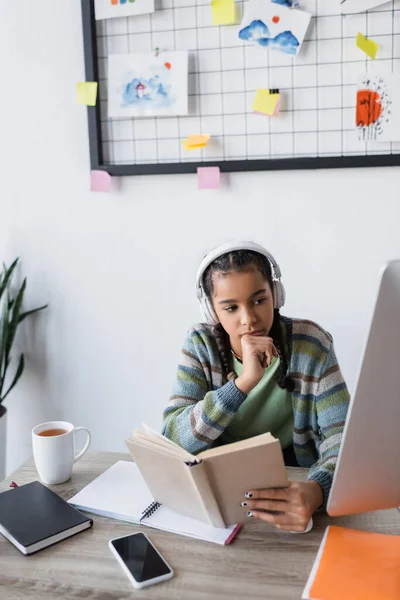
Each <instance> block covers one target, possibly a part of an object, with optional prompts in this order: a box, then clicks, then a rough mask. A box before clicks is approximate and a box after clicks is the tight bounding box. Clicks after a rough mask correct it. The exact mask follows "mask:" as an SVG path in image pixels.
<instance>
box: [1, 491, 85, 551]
mask: <svg viewBox="0 0 400 600" xmlns="http://www.w3.org/2000/svg"><path fill="white" fill-rule="evenodd" d="M92 525H93V521H92V519H89V518H88V517H85V516H84V515H83V514H82V513H80V512H79V511H78V510H76V508H73V507H72V506H71V505H70V504H68V503H67V502H66V501H65V500H63V499H62V498H60V496H57V494H55V493H54V492H52V491H51V490H50V489H49V488H47V487H46V486H45V485H43V484H42V483H40V482H39V481H34V482H33V483H28V484H26V485H22V486H21V487H17V488H15V489H13V490H9V491H7V492H3V493H1V494H0V532H1V533H2V534H3V535H4V536H5V537H6V538H7V539H8V540H10V542H12V543H13V544H14V546H16V547H17V548H18V550H20V551H21V552H22V553H23V554H32V553H33V552H37V551H38V550H42V548H46V547H47V546H51V544H55V543H56V542H60V541H61V540H64V539H65V538H68V537H70V536H71V535H75V533H79V532H80V531H83V530H84V529H88V527H91V526H92Z"/></svg>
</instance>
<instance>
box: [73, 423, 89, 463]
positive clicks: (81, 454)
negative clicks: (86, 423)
mask: <svg viewBox="0 0 400 600" xmlns="http://www.w3.org/2000/svg"><path fill="white" fill-rule="evenodd" d="M77 431H86V435H87V440H86V444H85V445H84V446H83V448H82V450H81V451H80V452H78V454H77V455H76V456H75V457H74V463H76V461H77V460H79V459H80V458H82V456H83V455H84V454H85V452H86V450H87V449H88V448H89V446H90V442H91V440H92V436H91V435H90V431H89V429H86V427H74V439H75V434H76V432H77Z"/></svg>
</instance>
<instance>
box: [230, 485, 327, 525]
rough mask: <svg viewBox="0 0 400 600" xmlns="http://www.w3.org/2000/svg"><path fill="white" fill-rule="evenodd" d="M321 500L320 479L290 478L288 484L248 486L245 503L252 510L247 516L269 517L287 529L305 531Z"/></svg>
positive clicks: (243, 504) (266, 519) (263, 518)
mask: <svg viewBox="0 0 400 600" xmlns="http://www.w3.org/2000/svg"><path fill="white" fill-rule="evenodd" d="M250 495H251V497H250ZM247 497H249V499H247ZM322 502H323V494H322V488H321V486H320V485H319V483H317V482H316V481H291V482H289V486H288V487H287V488H272V489H268V490H251V491H250V490H249V492H247V494H246V498H245V500H244V502H243V503H242V506H244V507H245V508H246V510H247V511H248V513H250V514H249V515H248V516H252V517H256V518H257V519H261V520H262V521H267V522H268V523H271V524H272V525H275V527H277V528H278V529H282V530H284V531H296V532H302V531H305V529H306V528H307V525H308V522H309V520H310V518H311V516H312V514H313V513H314V512H315V511H316V510H317V508H319V507H320V506H321V504H322ZM266 511H268V512H266ZM269 511H274V513H277V514H271V512H269Z"/></svg>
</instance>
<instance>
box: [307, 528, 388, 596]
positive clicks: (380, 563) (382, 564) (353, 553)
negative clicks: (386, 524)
mask: <svg viewBox="0 0 400 600" xmlns="http://www.w3.org/2000/svg"><path fill="white" fill-rule="evenodd" d="M321 550H322V552H321ZM302 598H305V599H309V598H313V600H344V599H345V598H349V599H350V598H351V600H399V598H400V536H398V535H397V536H396V535H387V534H383V533H370V532H368V531H359V530H356V529H347V528H345V527H338V526H330V527H328V528H327V530H326V532H325V536H324V538H323V540H322V542H321V548H320V551H319V553H318V556H317V558H316V561H315V564H314V566H313V569H312V571H311V575H310V577H309V580H308V582H307V585H306V587H305V590H304V593H303V596H302Z"/></svg>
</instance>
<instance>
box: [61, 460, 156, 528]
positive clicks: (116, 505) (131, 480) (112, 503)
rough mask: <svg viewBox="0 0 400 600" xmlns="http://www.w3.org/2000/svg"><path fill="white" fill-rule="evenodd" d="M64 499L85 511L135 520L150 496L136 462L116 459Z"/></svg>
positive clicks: (147, 503)
mask: <svg viewBox="0 0 400 600" xmlns="http://www.w3.org/2000/svg"><path fill="white" fill-rule="evenodd" d="M68 502H69V503H70V504H72V505H73V506H75V507H76V508H79V509H81V510H84V511H86V512H93V513H95V514H98V515H105V516H109V517H114V518H118V519H122V520H126V521H130V522H132V523H139V521H140V518H141V516H142V512H143V511H144V510H145V509H146V508H147V507H148V506H149V504H151V502H153V496H152V495H151V493H150V490H149V489H148V487H147V485H146V484H145V482H144V480H143V477H142V476H141V474H140V471H139V469H138V468H137V466H136V465H135V464H134V463H132V462H128V461H124V460H119V461H118V462H116V463H115V464H114V465H113V466H112V467H110V468H109V469H107V471H105V472H104V473H102V474H101V475H99V477H97V479H95V480H94V481H92V482H91V483H89V484H88V485H87V486H86V487H84V488H83V490H81V491H80V492H78V494H76V495H75V496H73V497H72V498H71V499H70V500H68Z"/></svg>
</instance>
